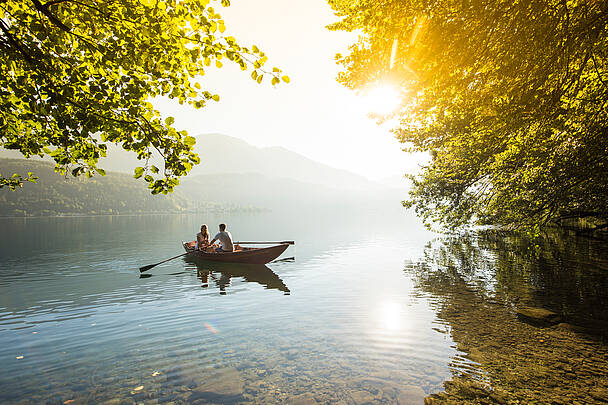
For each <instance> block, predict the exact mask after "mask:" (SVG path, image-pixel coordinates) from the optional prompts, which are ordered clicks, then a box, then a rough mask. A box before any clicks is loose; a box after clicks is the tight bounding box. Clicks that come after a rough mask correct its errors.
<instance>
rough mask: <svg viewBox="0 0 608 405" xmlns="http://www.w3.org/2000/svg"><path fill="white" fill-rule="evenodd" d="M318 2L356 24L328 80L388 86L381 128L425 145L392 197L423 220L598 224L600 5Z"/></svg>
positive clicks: (605, 154)
mask: <svg viewBox="0 0 608 405" xmlns="http://www.w3.org/2000/svg"><path fill="white" fill-rule="evenodd" d="M329 3H330V4H331V6H332V7H333V9H334V10H335V12H336V14H337V15H338V16H339V17H340V21H339V22H337V23H335V24H333V25H331V26H330V27H329V28H330V29H334V30H346V31H355V30H359V31H360V32H361V33H362V35H361V36H360V40H359V42H358V43H356V44H354V45H352V47H351V48H350V51H349V53H348V55H346V56H342V55H338V56H337V58H338V60H339V62H340V63H342V65H343V66H344V69H345V70H344V72H342V73H341V74H340V76H339V78H338V79H339V81H341V82H342V83H344V84H345V85H346V86H349V87H351V88H359V87H362V86H366V85H368V84H370V83H377V82H391V83H392V85H394V86H396V87H398V88H399V89H400V90H401V93H402V95H403V104H402V106H401V109H400V111H399V113H398V114H397V118H398V125H397V126H396V128H395V129H394V131H395V133H396V135H397V137H398V138H399V139H400V140H401V141H402V142H404V143H406V144H407V145H408V146H409V147H410V149H411V150H416V151H426V152H429V155H430V158H431V160H430V163H428V164H427V165H426V166H425V167H423V169H422V170H421V173H420V174H419V175H418V176H416V177H412V180H413V189H412V191H411V193H410V199H409V200H408V201H406V202H405V205H406V206H413V207H415V208H416V211H417V212H418V213H419V214H421V215H422V216H423V217H424V218H425V220H426V221H427V223H428V222H432V221H436V222H437V223H439V224H440V225H444V226H448V227H458V226H464V225H467V224H471V223H474V224H503V225H506V226H510V227H513V228H527V229H531V228H537V229H538V227H539V226H542V225H545V224H548V223H552V222H556V223H560V224H563V223H564V221H566V220H568V219H572V218H579V219H580V218H594V220H596V221H597V220H599V222H596V223H597V224H605V223H606V221H607V220H608V206H607V204H606V201H608V159H607V158H608V133H607V127H608V121H607V120H608V115H607V114H606V112H607V102H608V42H607V38H606V23H607V22H608V3H606V2H597V1H591V0H543V1H541V0H528V1H512V0H509V1H506V0H502V1H488V0H464V1H460V0H459V1H451V0H437V1H432V2H430V1H426V0H329Z"/></svg>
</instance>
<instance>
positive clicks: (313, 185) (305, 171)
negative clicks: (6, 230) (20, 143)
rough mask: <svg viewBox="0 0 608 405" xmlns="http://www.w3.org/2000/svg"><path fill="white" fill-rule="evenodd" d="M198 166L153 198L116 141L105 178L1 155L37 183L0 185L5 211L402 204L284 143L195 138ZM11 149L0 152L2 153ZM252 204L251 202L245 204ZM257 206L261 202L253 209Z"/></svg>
mask: <svg viewBox="0 0 608 405" xmlns="http://www.w3.org/2000/svg"><path fill="white" fill-rule="evenodd" d="M196 150H197V152H198V153H199V155H200V157H201V164H200V165H198V166H196V167H195V168H193V169H192V171H191V172H190V174H189V175H188V176H186V177H184V178H182V179H181V180H180V185H179V186H178V187H177V188H176V191H175V192H174V193H173V194H171V195H169V196H162V195H160V196H152V195H150V193H149V190H148V189H147V188H146V185H145V183H144V182H143V181H141V180H135V179H133V177H132V173H133V169H134V167H136V166H137V165H138V164H141V163H138V162H137V160H136V159H135V158H134V156H133V155H132V154H131V153H129V152H126V151H124V150H121V149H120V148H118V147H116V146H113V147H111V148H109V151H108V155H109V157H108V158H106V159H104V161H103V162H102V163H101V165H100V166H101V167H103V168H104V169H105V170H106V172H107V173H108V175H107V176H105V177H102V176H94V177H93V178H92V179H87V178H84V177H79V178H74V177H71V176H67V177H63V176H59V175H57V174H55V173H54V171H53V164H52V162H49V161H48V160H46V159H30V160H24V159H20V160H17V159H0V173H3V174H4V175H10V174H12V173H21V174H24V173H26V172H28V171H32V172H34V174H35V175H37V176H39V177H40V180H39V182H38V184H29V183H28V184H25V185H24V187H23V189H20V190H18V191H17V192H15V193H13V192H11V191H9V190H6V189H0V215H3V216H7V215H8V216H10V215H19V216H22V215H57V214H101V213H103V214H110V213H144V212H149V213H151V212H185V211H201V210H219V209H238V210H243V209H247V210H251V209H257V208H263V209H272V210H279V209H292V210H296V211H297V210H298V209H299V208H303V207H312V208H320V207H324V206H337V207H345V206H347V205H353V204H354V203H356V204H357V205H376V204H377V202H378V201H380V200H384V201H386V200H387V198H390V200H392V201H395V202H396V203H397V204H398V202H399V201H401V200H402V199H403V197H404V195H402V194H403V193H402V190H396V189H394V188H391V187H388V186H386V185H381V184H379V183H374V182H372V181H369V180H368V179H366V178H364V177H362V176H358V175H356V174H354V173H350V172H348V171H345V170H339V169H336V168H333V167H330V166H327V165H324V164H322V163H319V162H315V161H313V160H311V159H308V158H306V157H304V156H302V155H299V154H297V153H295V152H292V151H289V150H287V149H284V148H278V147H272V148H258V147H255V146H252V145H249V144H248V143H246V142H244V141H242V140H240V139H237V138H233V137H229V136H226V135H221V134H203V135H199V136H198V137H197V148H196ZM7 155H10V151H1V150H0V157H2V156H7ZM120 172H123V173H120ZM243 207H247V208H243ZM252 207H256V208H252Z"/></svg>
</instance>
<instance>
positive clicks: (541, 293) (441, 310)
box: [406, 232, 608, 403]
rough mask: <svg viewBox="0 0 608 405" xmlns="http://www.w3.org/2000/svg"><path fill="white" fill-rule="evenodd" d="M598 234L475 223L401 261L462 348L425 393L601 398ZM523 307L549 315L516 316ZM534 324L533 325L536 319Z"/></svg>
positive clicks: (606, 274)
mask: <svg viewBox="0 0 608 405" xmlns="http://www.w3.org/2000/svg"><path fill="white" fill-rule="evenodd" d="M607 264H608V253H607V252H606V250H605V242H601V241H597V240H593V239H589V238H581V237H576V236H574V235H570V234H566V233H557V232H555V233H550V234H546V235H544V236H543V237H542V238H540V239H538V240H530V239H527V238H526V237H523V236H521V235H513V234H504V233H496V232H484V233H479V234H467V235H459V236H455V237H452V238H446V239H440V240H437V241H435V242H433V243H431V244H429V246H428V247H427V249H426V253H425V258H424V259H423V260H421V261H419V262H418V263H416V264H413V265H410V266H407V268H406V273H407V274H408V275H412V274H413V275H414V276H415V280H416V287H415V288H416V291H417V294H418V295H419V296H425V297H428V298H429V299H430V300H431V301H432V302H433V306H434V308H435V311H436V313H437V317H438V324H439V327H438V328H437V329H436V331H438V332H440V333H446V334H449V335H450V336H451V337H452V339H453V340H454V341H455V342H456V343H457V348H458V350H459V351H460V352H461V354H459V355H456V356H455V357H454V358H453V361H452V363H451V368H452V373H453V379H452V380H451V381H448V382H446V383H445V392H442V393H438V394H434V395H432V396H431V397H430V398H429V400H431V402H432V403H433V402H435V401H436V402H444V401H446V402H449V401H456V402H459V403H460V402H475V401H482V402H483V401H486V402H499V403H505V402H512V401H523V402H525V403H573V402H574V403H576V402H580V403H597V402H598V401H608V366H607V364H608V350H607V347H606V345H605V341H606V336H607V334H606V331H607V330H608V328H607V324H608V322H607V320H608V306H607V304H608V295H607V294H608V289H607V288H606V287H607V286H608V271H606V269H607V268H608V267H607ZM523 308H526V309H532V310H536V311H538V312H539V313H543V311H547V310H550V311H553V312H555V313H556V320H555V321H552V322H547V323H544V324H543V323H537V324H536V325H532V324H529V323H524V322H522V318H521V317H518V316H517V314H518V312H521V311H522V309H523ZM538 325H542V327H539V326H538Z"/></svg>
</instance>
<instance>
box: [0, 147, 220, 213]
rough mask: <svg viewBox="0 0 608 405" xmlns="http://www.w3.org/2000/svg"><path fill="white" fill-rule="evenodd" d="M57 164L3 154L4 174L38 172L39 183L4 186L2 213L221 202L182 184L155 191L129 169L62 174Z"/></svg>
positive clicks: (157, 208) (166, 209)
mask: <svg viewBox="0 0 608 405" xmlns="http://www.w3.org/2000/svg"><path fill="white" fill-rule="evenodd" d="M53 167H54V165H53V164H51V163H47V162H42V161H34V160H18V159H0V173H2V174H12V173H21V174H25V173H27V172H33V173H34V174H35V175H36V176H38V181H37V184H33V183H25V184H24V185H23V187H22V188H18V189H17V190H15V191H11V190H9V189H8V187H5V188H2V189H0V216H47V215H98V214H143V213H178V212H185V211H195V210H196V211H198V210H216V209H218V208H219V207H218V206H217V205H215V204H212V203H208V202H198V203H194V202H192V201H190V200H188V199H187V198H186V197H185V196H184V195H183V194H182V193H180V191H179V190H176V192H175V193H173V194H171V195H151V194H150V192H149V190H148V189H146V187H143V185H142V183H141V182H138V181H137V180H135V179H134V178H133V177H132V176H130V175H128V174H122V173H108V174H107V175H106V176H94V177H93V178H85V177H84V176H83V177H78V178H75V177H72V176H65V177H64V176H61V175H58V174H56V173H55V172H54V168H53Z"/></svg>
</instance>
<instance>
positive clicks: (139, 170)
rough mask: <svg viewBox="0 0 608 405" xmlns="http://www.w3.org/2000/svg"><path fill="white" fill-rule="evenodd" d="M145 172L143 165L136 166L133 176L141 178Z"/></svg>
mask: <svg viewBox="0 0 608 405" xmlns="http://www.w3.org/2000/svg"><path fill="white" fill-rule="evenodd" d="M143 174H144V168H143V167H136V168H135V174H134V175H133V177H135V178H136V179H139V178H140V177H141V176H143Z"/></svg>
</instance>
